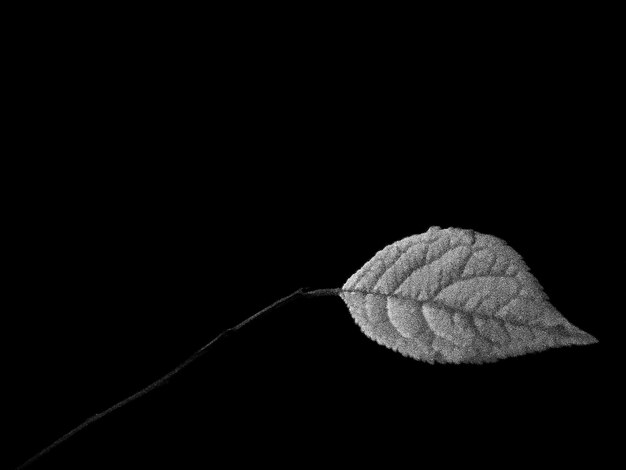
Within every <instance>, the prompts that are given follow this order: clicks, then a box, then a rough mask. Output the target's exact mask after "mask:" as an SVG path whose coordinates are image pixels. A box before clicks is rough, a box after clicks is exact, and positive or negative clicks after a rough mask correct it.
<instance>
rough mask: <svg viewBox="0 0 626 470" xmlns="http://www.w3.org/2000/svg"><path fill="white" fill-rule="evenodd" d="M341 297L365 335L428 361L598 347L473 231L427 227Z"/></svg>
mask: <svg viewBox="0 0 626 470" xmlns="http://www.w3.org/2000/svg"><path fill="white" fill-rule="evenodd" d="M341 297H342V298H343V300H344V301H345V302H346V304H347V305H348V308H349V309H350V313H351V314H352V316H353V317H354V319H355V321H356V323H357V324H358V325H359V326H360V327H361V329H362V330H363V332H364V333H365V334H366V335H367V336H369V337H370V338H372V339H373V340H375V341H376V342H378V343H379V344H381V345H383V346H387V347H389V348H391V349H393V350H396V351H398V352H400V353H402V354H404V355H406V356H409V357H413V358H415V359H419V360H423V361H427V362H430V363H433V362H452V363H463V362H472V363H482V362H490V361H495V360H498V359H501V358H505V357H510V356H518V355H522V354H527V353H530V352H536V351H543V350H545V349H548V348H555V347H560V346H567V345H585V344H592V343H596V342H597V340H596V339H595V338H594V337H593V336H591V335H589V334H588V333H585V332H584V331H582V330H580V329H578V328H576V327H575V326H574V325H572V324H571V323H569V322H568V321H567V320H566V319H565V318H564V317H563V316H562V315H561V314H560V313H559V312H558V311H557V310H556V309H555V308H554V307H553V306H552V305H551V304H550V303H549V302H548V298H547V296H546V295H545V294H544V292H543V290H542V288H541V286H540V285H539V283H538V282H537V280H536V279H535V278H534V277H533V276H532V275H531V274H530V272H529V269H528V267H527V266H526V264H525V263H524V261H523V260H522V258H521V257H520V255H519V254H517V253H516V252H515V251H514V250H513V249H512V248H510V247H509V246H507V245H506V243H505V242H504V241H502V240H500V239H498V238H496V237H493V236H491V235H483V234H480V233H475V232H473V231H472V230H462V229H456V228H448V229H445V230H442V229H440V228H439V227H431V228H430V229H429V230H428V232H426V233H423V234H421V235H414V236H412V237H408V238H404V239H402V240H400V241H398V242H396V243H393V244H391V245H389V246H387V247H386V248H384V249H383V250H381V251H379V252H378V253H377V254H376V255H375V256H374V257H373V258H372V259H371V260H370V261H368V262H367V263H366V264H365V265H364V266H363V267H362V268H361V269H360V270H358V271H357V272H356V273H355V274H354V275H353V276H351V277H350V279H348V281H347V282H346V283H345V284H344V286H343V287H342V292H341Z"/></svg>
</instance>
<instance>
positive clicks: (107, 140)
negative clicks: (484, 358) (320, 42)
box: [3, 42, 618, 469]
mask: <svg viewBox="0 0 626 470" xmlns="http://www.w3.org/2000/svg"><path fill="white" fill-rule="evenodd" d="M107 46H108V45H107ZM41 47H42V49H41V50H43V48H44V46H43V45H42V46H41ZM153 49H154V50H155V51H156V52H154V53H153V55H151V53H150V52H149V51H150V50H151V48H147V47H143V48H138V49H137V50H134V49H129V48H128V47H125V48H124V51H123V53H121V52H120V53H119V54H114V56H113V57H110V58H105V57H104V56H103V53H102V51H101V50H100V49H98V48H96V47H95V46H94V47H90V48H87V51H85V53H84V54H82V55H80V57H81V59H80V60H79V59H77V55H74V54H69V56H68V57H67V58H65V57H63V56H59V55H57V56H55V58H54V60H51V61H50V62H49V63H47V64H46V65H42V67H41V70H40V72H42V73H43V74H44V76H45V77H46V80H43V81H42V80H41V78H40V77H41V75H37V74H33V75H32V76H30V78H31V79H32V80H33V86H32V87H31V88H30V89H29V91H28V93H27V94H26V96H27V97H28V102H27V103H26V105H25V107H24V109H23V116H21V117H20V119H23V120H24V122H28V123H31V124H30V125H32V127H30V128H29V132H27V133H26V135H25V136H24V138H23V147H22V150H21V151H22V154H23V155H22V157H23V158H22V159H21V160H20V164H19V168H16V169H15V170H14V171H13V172H12V173H10V174H9V179H10V180H11V182H12V183H15V185H14V189H13V190H12V191H11V193H10V196H9V201H8V203H9V204H8V205H9V209H10V212H11V214H8V213H7V217H8V216H9V215H10V216H11V219H10V220H11V223H9V224H7V225H6V227H7V228H6V229H5V230H6V231H7V232H8V233H9V235H11V240H12V242H11V243H10V244H7V245H5V249H6V251H7V258H9V259H10V262H9V263H7V270H8V271H9V274H10V281H9V283H8V285H7V286H6V287H7V292H8V295H7V296H6V297H5V299H6V302H7V303H6V305H5V307H4V310H5V316H6V317H7V321H8V322H9V323H8V324H7V327H5V328H4V330H3V331H4V335H5V337H6V339H7V340H8V341H9V342H12V343H13V342H14V343H15V345H13V346H12V347H11V352H10V353H9V354H8V355H6V356H5V374H6V375H5V386H4V388H5V391H8V392H9V394H10V400H9V401H8V402H7V403H8V404H7V410H6V419H4V420H3V426H5V427H6V428H7V429H8V430H10V432H11V436H12V440H13V443H12V444H14V445H11V446H10V449H9V450H8V452H6V453H5V458H7V459H8V460H9V464H10V465H15V464H17V463H18V462H19V461H22V460H24V459H25V458H27V457H28V456H30V455H32V454H33V453H35V452H36V451H37V450H39V449H41V448H42V447H44V446H45V445H47V444H49V443H50V442H52V441H53V440H54V439H56V438H57V437H59V436H60V435H62V434H63V433H65V432H67V431H68V430H70V429H71V428H73V427H74V426H76V425H77V424H79V423H80V422H82V421H83V420H85V419H86V418H87V417H89V416H91V415H92V414H94V413H96V412H99V411H102V410H104V409H106V408H107V407H108V406H110V405H111V404H113V403H115V402H117V401H119V400H121V399H123V398H125V397H126V396H128V395H130V394H131V393H134V392H135V391H137V390H139V389H141V388H142V387H144V386H145V385H147V384H149V383H151V382H152V381H154V380H156V379H157V378H158V377H160V376H162V375H163V374H164V373H166V372H167V371H169V370H171V369H172V368H174V367H175V366H176V365H177V364H179V363H180V362H181V361H182V360H184V359H185V358H186V357H188V356H189V355H191V354H192V353H193V352H194V351H196V350H197V349H198V348H199V347H201V346H202V345H203V344H205V343H206V342H207V341H209V340H210V339H212V338H213V337H214V336H216V335H217V334H219V333H220V332H221V331H222V330H224V329H225V328H228V327H231V326H233V325H235V324H237V323H239V322H240V321H242V320H244V319H245V318H247V317H249V316H250V315H252V314H253V313H255V312H256V311H258V310H260V309H262V308H263V307H265V306H267V305H269V304H271V303H272V302H274V301H275V300H277V299H279V298H281V297H283V296H285V295H287V294H289V293H291V292H293V291H294V290H296V289H298V288H300V287H305V286H306V287H310V288H330V287H340V286H341V285H342V284H343V283H344V282H345V280H346V279H347V278H348V277H349V276H350V275H351V274H353V273H354V272H355V271H356V270H357V269H358V268H359V267H360V266H361V265H363V264H364V263H365V262H366V261H367V260H368V259H369V258H370V257H371V256H373V255H374V254H375V253H376V252H377V251H378V250H380V249H382V248H383V247H384V246H386V245H387V244H390V243H393V242H394V241H397V240H399V239H401V238H403V237H406V236H409V235H413V234H417V233H422V232H424V231H426V230H427V229H428V228H429V227H430V226H433V225H437V226H440V227H443V228H446V227H450V226H452V227H461V228H471V229H474V230H476V231H478V232H482V233H488V234H492V235H495V236H497V237H500V238H502V239H504V240H506V241H507V242H508V243H509V244H510V245H511V246H512V247H513V248H514V249H515V250H517V251H518V252H519V253H520V254H521V255H522V256H523V257H524V259H525V261H526V262H527V264H528V265H529V266H530V267H531V270H532V272H533V274H534V275H535V276H536V277H537V278H538V279H539V281H540V283H541V284H542V285H543V286H544V289H545V291H546V293H547V294H548V296H549V297H550V300H551V302H552V303H553V304H554V306H555V307H556V308H557V309H558V310H560V311H561V312H562V313H563V314H564V316H565V317H566V318H567V319H568V320H569V321H571V322H572V323H574V324H575V325H576V326H578V327H580V328H582V329H583V330H585V331H587V332H589V333H591V334H593V335H594V336H596V337H597V338H598V339H599V341H600V343H599V344H596V345H592V346H587V347H573V348H562V349H554V350H550V351H546V352H544V353H541V354H533V355H527V356H523V357H517V358H512V359H507V360H505V361H500V362H498V363H495V364H487V365H482V366H472V365H435V366H433V365H429V364H426V363H421V362H417V361H414V360H411V359H407V358H405V357H403V356H401V355H399V354H397V353H395V352H392V351H390V350H387V349H385V348H383V347H381V346H379V345H377V344H375V343H374V342H372V341H371V340H369V339H368V338H366V337H365V336H364V335H363V334H362V333H361V332H360V331H359V328H358V327H357V326H356V325H355V324H354V322H353V320H352V318H351V317H350V315H349V312H348V310H347V308H346V307H345V305H344V304H343V302H342V301H341V300H340V299H339V298H332V297H328V298H314V299H301V300H297V301H294V302H293V303H290V304H288V305H285V306H284V307H281V308H280V309H278V310H275V311H272V312H269V313H267V314H266V315H263V316H261V317H260V318H258V319H257V320H255V321H254V322H253V323H251V324H249V325H248V326H246V327H245V328H243V329H242V330H240V331H238V332H237V333H236V334H234V335H232V336H231V337H228V338H226V339H224V340H222V341H219V342H218V343H216V344H215V345H214V346H213V347H212V350H211V351H210V352H209V353H208V354H207V355H206V356H204V357H203V358H202V359H200V360H199V361H197V362H196V363H194V364H193V365H192V366H190V367H189V368H187V369H186V370H185V371H183V372H181V373H180V374H179V375H178V376H177V377H176V378H175V379H173V380H172V381H171V382H170V383H169V384H168V385H166V386H165V387H163V388H160V389H158V390H157V391H155V392H153V393H151V394H150V395H148V396H146V397H144V398H142V399H141V400H139V401H137V402H135V403H132V404H130V405H129V406H127V407H126V408H123V409H120V410H117V411H116V412H115V413H113V414H111V415H110V416H108V417H106V418H104V419H103V420H102V421H100V422H98V423H96V424H94V425H93V426H92V427H90V428H88V429H87V430H85V431H84V432H82V433H80V434H78V435H76V436H74V437H73V438H72V439H71V440H69V441H68V442H66V443H65V444H63V445H62V446H61V447H59V448H57V449H55V450H54V451H53V452H52V453H50V454H49V455H47V456H46V457H44V458H43V459H42V460H41V461H40V462H39V467H37V468H64V469H69V468H100V467H101V468H149V467H152V466H154V465H173V466H174V468H205V467H210V466H211V467H218V468H223V467H226V466H229V467H230V466H233V467H235V466H242V465H251V464H253V465H268V466H271V467H273V466H285V467H289V468H299V467H300V466H302V465H303V464H304V463H319V464H324V465H326V464H328V462H333V463H337V464H342V463H343V462H345V463H346V464H355V463H356V462H357V461H359V462H360V461H370V460H372V461H373V460H374V459H380V461H382V462H384V464H385V465H395V464H396V463H397V462H398V461H401V460H402V459H405V460H407V461H409V462H418V461H421V460H420V459H422V458H423V457H424V456H429V458H431V457H432V458H433V459H435V460H438V461H440V462H447V461H450V462H452V461H453V460H454V459H458V460H459V461H463V460H467V459H470V460H471V459H475V460H485V461H487V462H489V461H493V463H495V464H498V462H501V463H503V462H507V461H509V460H510V459H513V460H515V461H528V462H533V461H534V460H535V459H539V458H540V454H542V455H543V454H544V453H545V452H547V453H552V454H553V456H554V457H555V458H556V459H561V458H562V457H563V454H565V453H571V452H574V449H575V453H576V458H577V459H582V458H583V457H586V456H590V455H593V454H594V453H597V452H598V446H597V445H596V443H595V441H594V439H593V437H594V436H597V435H598V434H600V433H601V432H602V430H603V429H604V426H605V425H604V424H603V423H604V421H606V420H607V419H610V416H609V415H607V404H606V401H604V400H603V398H604V396H605V393H606V392H607V391H608V390H609V389H610V388H611V384H610V382H609V379H608V378H607V376H606V375H605V371H604V368H603V367H601V365H602V364H603V363H604V361H605V360H606V358H605V357H603V351H604V349H605V348H606V345H607V342H608V341H607V340H605V336H603V334H606V333H604V331H605V330H606V329H607V328H606V322H607V316H606V314H607V312H606V311H601V310H600V309H599V307H598V301H599V299H598V296H597V295H596V294H595V292H598V290H599V289H601V288H602V286H603V283H604V282H605V279H604V276H602V275H601V274H600V273H601V272H602V270H603V269H604V267H603V264H604V263H607V262H609V263H610V260H607V259H605V258H604V259H602V258H603V257H602V256H601V250H600V248H599V246H600V247H601V246H602V245H603V244H604V243H605V242H606V243H609V242H610V241H611V238H612V236H611V235H610V233H609V234H607V213H608V214H611V216H613V217H614V216H615V213H614V212H612V208H611V207H612V203H613V201H614V200H615V199H614V195H613V194H612V193H613V192H615V191H616V190H617V189H618V188H616V187H615V186H613V185H612V184H611V183H608V178H609V176H610V174H611V173H612V172H613V171H614V170H612V167H611V165H610V164H609V163H605V157H609V156H610V155H611V149H610V146H609V144H608V142H607V136H608V135H610V133H611V132H612V130H613V128H612V126H611V124H610V121H609V120H607V119H606V116H605V111H604V108H602V106H604V105H606V97H605V96H603V95H602V88H601V87H599V86H598V84H597V81H593V80H594V74H596V73H597V74H600V76H603V75H602V73H603V72H602V70H601V69H600V67H601V65H602V64H601V59H600V58H598V57H597V56H596V55H594V54H592V53H588V54H586V55H585V54H584V53H582V54H583V55H582V56H581V51H582V50H583V49H582V48H580V47H573V48H572V49H571V52H570V54H571V55H568V53H567V50H566V51H565V52H563V51H561V52H560V53H559V54H558V55H557V54H554V55H551V54H550V53H546V56H545V58H543V56H542V57H539V56H534V57H524V54H523V52H522V51H517V50H516V51H511V50H510V49H503V50H502V51H495V50H494V51H493V52H492V53H490V54H489V53H488V54H486V55H485V57H483V58H481V57H480V54H478V53H475V51H474V52H472V51H464V50H463V45H462V44H458V47H456V48H454V47H453V48H451V49H450V50H452V51H457V53H458V57H457V56H455V57H454V58H452V57H451V56H450V55H446V56H440V57H439V59H437V58H436V57H429V58H425V57H424V54H423V53H420V54H417V53H416V56H417V57H419V59H416V58H415V57H413V58H411V60H408V59H407V58H406V57H404V58H403V57H395V56H390V55H389V54H388V53H387V52H386V51H378V52H376V51H375V50H373V49H369V50H368V52H367V54H363V55H361V56H359V57H357V54H356V53H355V52H354V50H353V49H351V48H350V49H348V50H346V51H339V50H335V51H334V52H335V53H336V54H335V55H332V56H331V55H330V54H328V55H325V54H322V55H321V56H316V55H315V48H314V47H312V48H311V49H306V51H305V50H304V49H301V48H294V49H293V50H289V51H283V52H282V53H276V54H274V55H273V54H271V53H270V52H271V51H273V50H274V49H271V48H269V49H268V48H266V49H263V50H257V49H255V47H254V42H250V43H245V44H243V47H241V48H240V49H237V51H238V52H237V53H234V52H232V50H231V51H230V52H228V53H224V54H222V55H223V56H220V54H219V51H220V50H222V49H221V48H219V47H215V48H214V49H212V50H214V51H216V52H215V53H211V54H204V55H202V56H201V57H198V56H197V55H194V54H193V53H189V54H186V53H185V50H184V49H180V48H179V49H176V50H174V51H171V52H169V53H168V52H167V50H166V48H165V47H163V48H159V47H154V48H153ZM268 51H269V52H268ZM374 55H375V56H376V58H375V59H374V58H373V56H374ZM42 56H46V57H47V54H46V53H45V51H44V53H43V54H42ZM218 56H219V57H218ZM596 61H597V62H596ZM42 63H43V62H42ZM68 70H72V73H67V71H68ZM37 77H39V78H37ZM35 84H36V85H37V86H34V85H35ZM28 86H29V85H28V83H27V84H26V87H28ZM35 156H40V157H44V158H41V159H39V158H37V159H36V158H34V157H35ZM46 157H47V158H46ZM7 220H9V219H8V218H7ZM563 449H567V450H563ZM3 453H4V452H3ZM541 458H544V457H543V456H542V457H541ZM502 459H509V460H502ZM219 462H221V463H219Z"/></svg>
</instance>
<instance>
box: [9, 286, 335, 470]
mask: <svg viewBox="0 0 626 470" xmlns="http://www.w3.org/2000/svg"><path fill="white" fill-rule="evenodd" d="M339 291H340V289H319V290H315V291H311V292H304V288H300V289H298V290H297V291H295V292H293V293H291V294H289V295H288V296H286V297H283V298H282V299H279V300H277V301H276V302H274V303H273V304H271V305H269V306H268V307H265V308H264V309H263V310H260V311H259V312H257V313H255V314H254V315H252V316H251V317H249V318H247V319H245V320H244V321H242V322H241V323H239V324H238V325H236V326H233V327H231V328H229V329H227V330H224V331H222V332H221V333H220V334H219V335H217V336H216V337H215V338H213V339H212V340H211V341H209V342H208V343H207V344H205V345H204V346H202V347H201V348H200V349H198V350H197V351H196V352H195V353H193V354H192V355H191V356H190V357H188V358H187V359H185V360H184V361H183V362H182V363H181V364H179V365H178V366H176V367H175V368H174V369H173V370H171V371H170V372H168V373H167V374H165V375H164V376H163V377H161V378H160V379H158V380H156V381H155V382H153V383H151V384H150V385H148V386H147V387H145V388H144V389H142V390H140V391H138V392H137V393H135V394H133V395H131V396H129V397H128V398H125V399H123V400H122V401H120V402H118V403H116V404H115V405H113V406H111V407H109V408H107V409H106V410H104V411H102V412H100V413H96V414H95V415H93V416H92V417H90V418H88V419H87V420H85V421H84V422H83V423H82V424H80V425H78V426H76V427H75V428H74V429H72V430H71V431H69V432H68V433H66V434H64V435H63V436H61V437H60V438H58V439H57V440H56V441H54V442H53V443H52V444H50V445H49V446H47V447H45V448H44V449H42V450H41V451H39V452H38V453H37V454H35V455H33V456H32V457H31V458H29V459H28V460H26V461H25V462H24V463H23V464H22V465H20V466H19V467H17V469H16V470H20V469H23V468H25V467H27V466H29V465H31V464H32V463H34V462H35V461H37V460H39V459H40V458H41V457H43V456H44V455H46V454H47V453H48V452H50V451H51V450H53V449H54V448H55V447H57V446H58V445H60V444H62V443H63V442H65V441H66V440H68V439H69V438H70V437H72V436H73V435H74V434H76V433H78V432H80V431H82V430H83V429H85V428H86V427H87V426H89V425H90V424H91V423H94V422H96V421H98V420H100V419H102V418H104V417H105V416H107V415H108V414H110V413H112V412H113V411H115V410H117V409H119V408H121V407H123V406H125V405H128V404H129V403H130V402H132V401H135V400H137V399H138V398H141V397H143V396H144V395H146V394H147V393H149V392H151V391H152V390H154V389H156V388H158V387H160V386H161V385H163V384H165V383H166V382H167V381H168V380H169V379H171V378H172V377H173V376H174V375H175V374H177V373H178V372H180V371H181V370H182V369H184V368H185V367H187V366H188V365H189V364H191V363H192V362H193V361H195V360H196V359H198V358H200V357H201V356H202V355H204V353H205V352H206V351H207V349H208V348H209V346H211V345H212V344H214V343H215V342H216V341H217V340H218V339H220V338H222V337H224V336H227V335H229V334H230V333H234V332H235V331H237V330H238V329H240V328H242V327H243V326H245V325H247V324H248V323H250V322H251V321H253V320H254V319H256V318H258V317H259V316H261V315H262V314H263V313H265V312H268V311H269V310H272V309H274V308H276V307H279V306H281V305H284V304H286V303H287V302H289V301H291V300H293V299H295V298H296V297H298V296H301V295H304V296H306V297H315V296H323V295H337V294H338V293H339Z"/></svg>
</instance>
